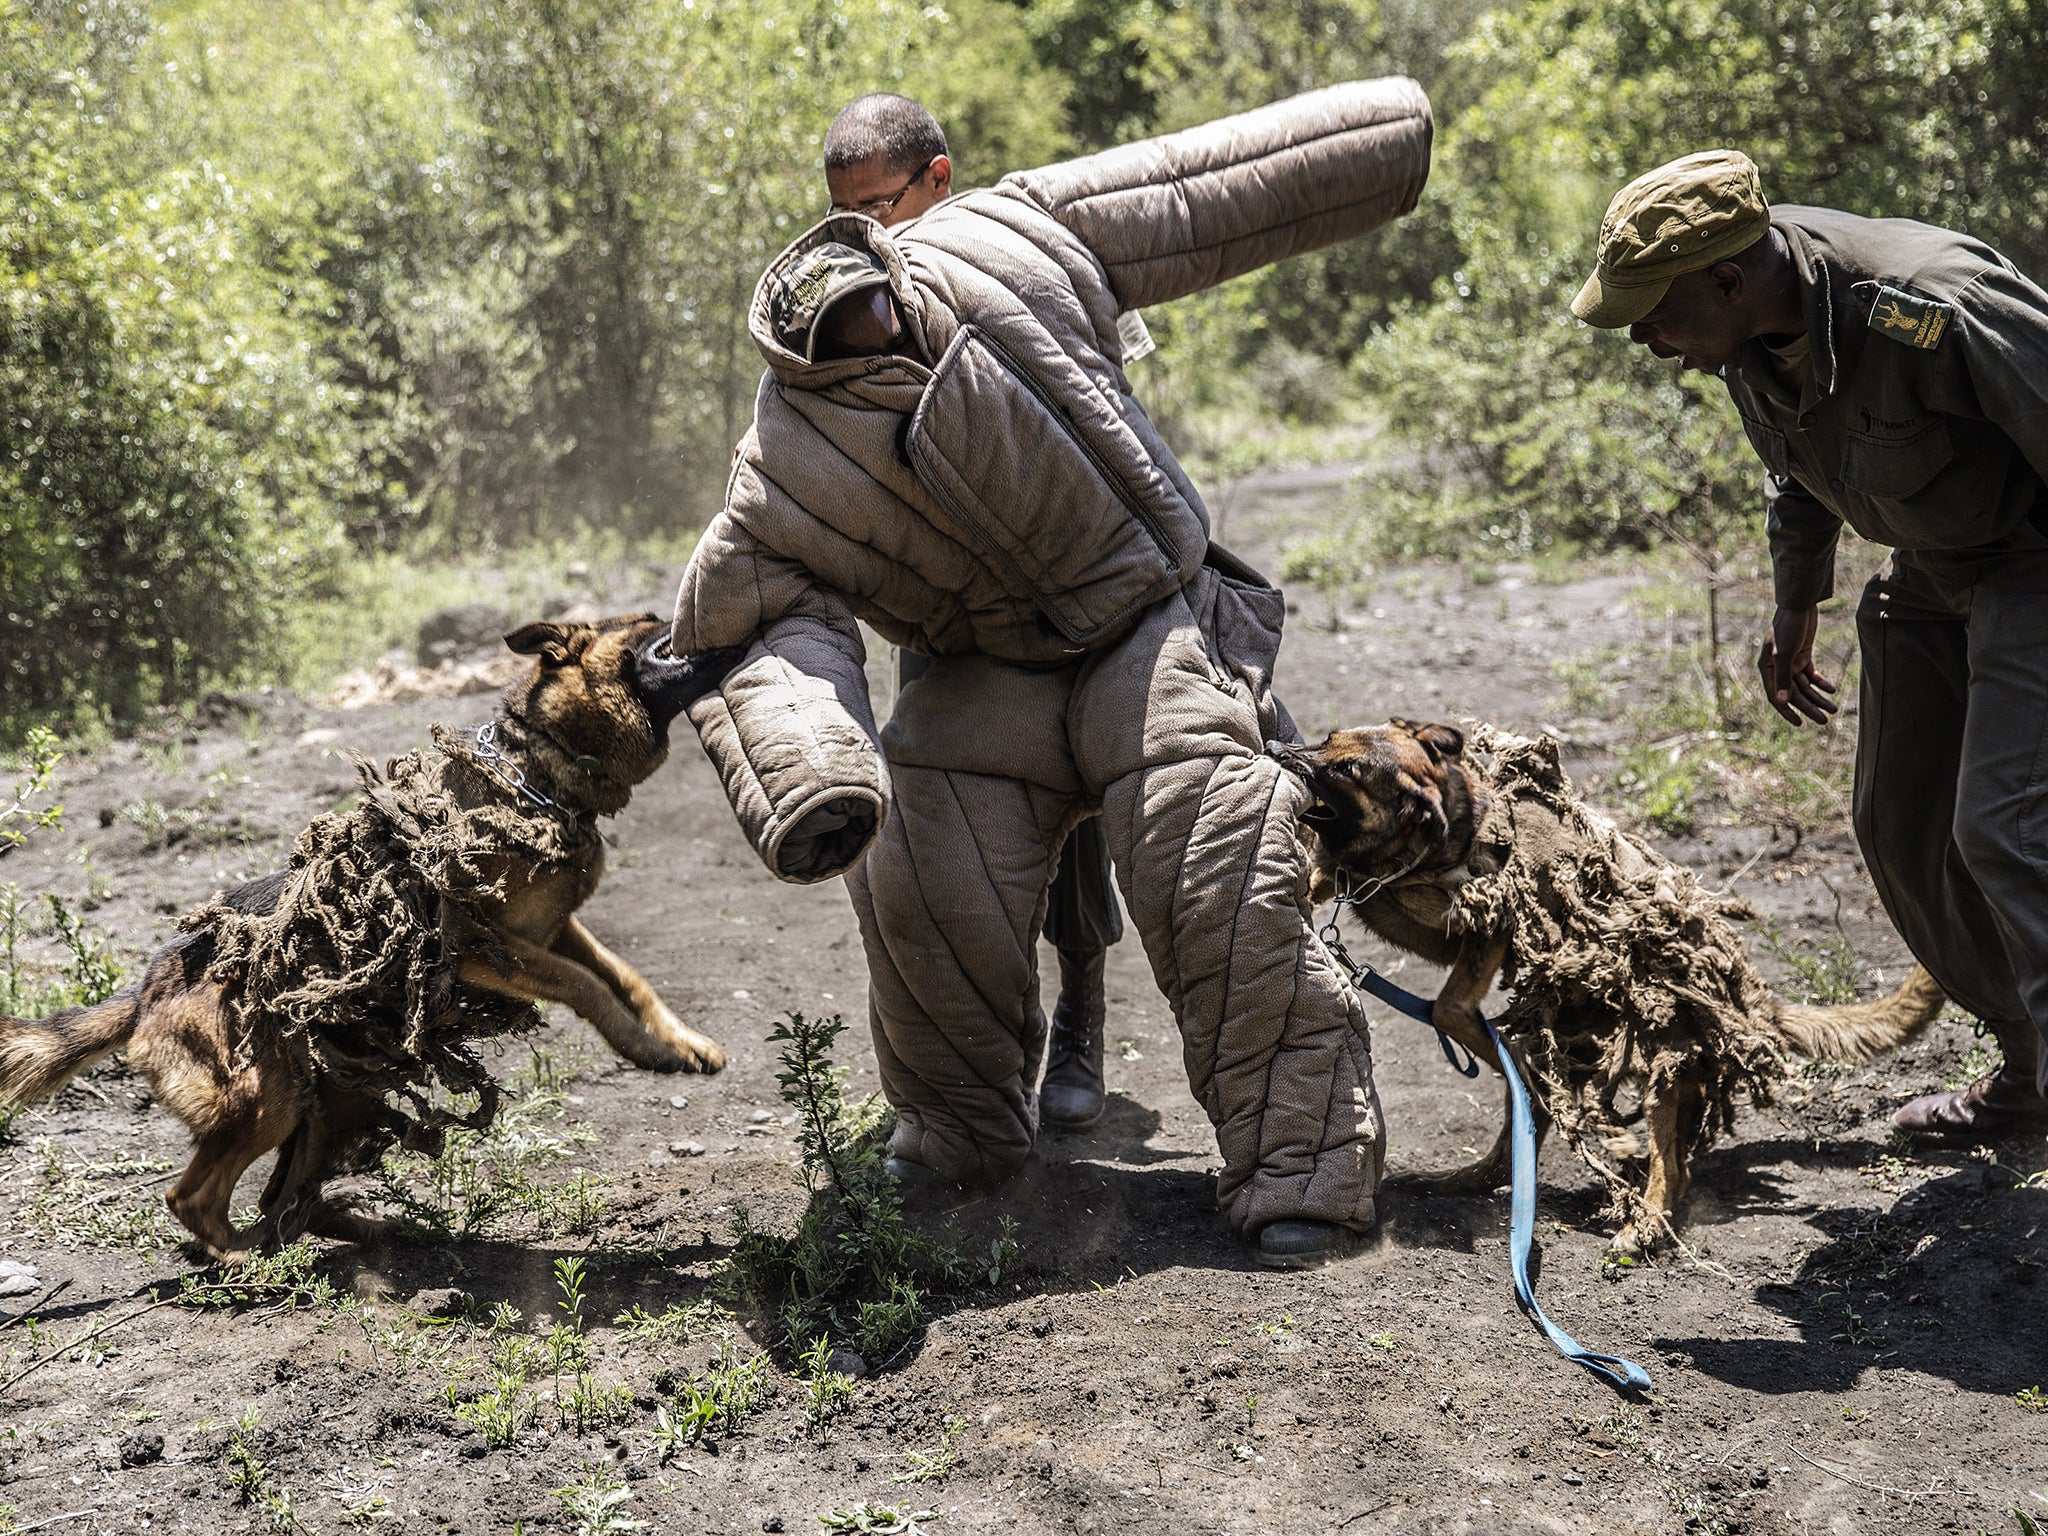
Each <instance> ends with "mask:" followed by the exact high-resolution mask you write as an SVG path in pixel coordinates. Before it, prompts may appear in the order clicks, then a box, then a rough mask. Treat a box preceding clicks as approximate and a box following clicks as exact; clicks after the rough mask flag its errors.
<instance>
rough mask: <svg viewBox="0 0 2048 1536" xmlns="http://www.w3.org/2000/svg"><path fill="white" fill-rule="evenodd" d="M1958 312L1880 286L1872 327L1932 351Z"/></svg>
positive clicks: (1901, 291) (1871, 308)
mask: <svg viewBox="0 0 2048 1536" xmlns="http://www.w3.org/2000/svg"><path fill="white" fill-rule="evenodd" d="M1954 315H1955V310H1954V309H1953V308H1952V307H1951V306H1949V305H1947V304H1943V303H1941V302H1940V301H1938V300H1936V299H1923V298H1921V297H1920V295H1919V294H1917V293H1908V292H1906V290H1905V289H1903V288H1894V287H1892V286H1891V285H1890V284H1889V283H1880V284H1879V285H1878V288H1877V297H1876V298H1875V299H1873V300H1872V301H1871V305H1870V328H1871V330H1873V331H1875V332H1876V333H1877V334H1878V335H1880V336H1883V337H1886V338H1888V339H1890V340H1892V341H1896V342H1900V343H1902V344H1904V345H1905V346H1909V347H1921V348H1924V349H1927V350H1930V351H1931V350H1932V349H1933V348H1935V347H1938V346H1940V345H1941V338H1942V337H1943V336H1944V335H1946V334H1947V333H1948V323H1949V320H1950V319H1951V318H1952V317H1953V316H1954Z"/></svg>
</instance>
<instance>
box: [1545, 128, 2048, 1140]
mask: <svg viewBox="0 0 2048 1536" xmlns="http://www.w3.org/2000/svg"><path fill="white" fill-rule="evenodd" d="M1572 311H1573V313H1574V314H1576V315H1577V316H1578V317H1579V318H1580V319H1581V320H1584V321H1586V322H1587V323H1588V324H1589V325H1595V326H1602V327H1607V328H1620V327H1623V326H1626V327H1627V328H1628V335H1629V339H1630V340H1631V341H1633V342H1636V343H1638V344H1640V345H1643V346H1647V347H1648V348H1649V349H1650V350H1651V351H1652V352H1654V353H1655V354H1656V355H1657V356H1659V357H1667V358H1677V359H1679V360H1680V361H1681V363H1682V365H1683V366H1684V367H1687V368H1697V369H1699V370H1701V371H1702V372H1708V373H1716V374H1718V375H1720V377H1721V378H1722V380H1723V381H1724V382H1725V383H1726V384H1727V385H1728V393H1729V395H1730V396H1731V397H1732V398H1733V399H1734V402H1735V408H1736V410H1737V411H1738V412H1740V413H1741V416H1742V422H1743V427H1744V429H1745V430H1746V431H1747V433H1748V435H1749V440H1750V443H1751V444H1752V446H1754V447H1755V449H1756V451H1757V454H1758V456H1759V457H1761V458H1762V459H1763V461H1764V465H1765V468H1766V470H1767V474H1766V476H1765V482H1764V483H1765V492H1764V505H1765V512H1766V518H1767V526H1768V531H1769V538H1770V548H1771V565H1772V571H1773V576H1774V581H1775V586H1776V595H1777V614H1776V617H1775V618H1774V619H1773V620H1772V623H1771V630H1770V634H1769V635H1768V636H1767V637H1766V638H1765V640H1764V642H1763V647H1762V651H1761V654H1760V656H1759V658H1758V666H1759V670H1760V671H1761V673H1762V676H1763V685H1764V689H1765V692H1766V694H1767V696H1768V697H1769V698H1770V701H1771V703H1772V705H1773V707H1774V708H1776V709H1777V711H1778V713H1779V714H1781V715H1783V716H1784V717H1785V719H1786V720H1788V721H1789V722H1791V723H1792V724H1793V725H1798V724H1799V723H1800V722H1801V721H1802V719H1804V720H1811V721H1815V722H1819V721H1822V720H1825V719H1826V718H1827V716H1828V715H1829V714H1830V713H1832V712H1833V710H1834V709H1835V707H1836V705H1835V700H1834V698H1833V694H1834V692H1835V685H1834V684H1833V683H1832V682H1830V681H1829V680H1828V679H1827V678H1825V677H1823V676H1822V675H1821V674H1820V672H1819V671H1818V670H1817V669H1816V668H1815V666H1814V661H1813V641H1814V632H1815V628H1816V623H1817V617H1818V612H1819V604H1820V603H1821V602H1822V601H1823V600H1825V599H1826V598H1828V597H1831V596H1832V595H1833V594H1834V575H1835V547H1836V543H1837V540H1838V537H1839V535H1840V531H1841V526H1842V524H1843V523H1847V524H1848V525H1849V526H1850V527H1851V528H1853V529H1855V530H1856V532H1857V533H1859V534H1861V535H1862V536H1863V537H1864V538H1866V539H1870V540H1872V541H1874V542H1877V543H1880V544H1887V545H1890V546H1892V548H1893V550H1894V553H1893V554H1892V556H1891V557H1890V559H1889V560H1887V561H1886V563H1885V565H1884V567H1883V568H1881V569H1880V570H1879V571H1878V573H1877V574H1876V575H1875V576H1874V577H1873V578H1872V579H1871V581H1870V583H1869V585H1868V586H1867V587H1866V588H1865V589H1864V593H1863V601H1862V604H1861V606H1860V607H1859V608H1858V609H1857V613H1856V626H1857V634H1858V637H1859V639H1860V641H1861V643H1862V652H1863V681H1862V689H1861V697H1860V707H1861V711H1862V720H1861V725H1860V730H1859V734H1858V739H1857V747H1856V791H1855V824H1856V837H1857V841H1858V843H1859V844H1860V845H1861V847H1862V849H1863V856H1864V859H1865V861H1866V862H1867V863H1868V865H1869V868H1870V874H1871V878H1872V880H1873V881H1874V882H1875V883H1876V885H1877V891H1878V895H1879V897H1880V898H1881V899H1882V901H1883V902H1884V906H1885V910H1886V911H1887V912H1888V913H1889V914H1890V916H1891V919H1892V922H1893V923H1894V924H1895V925H1896V926H1897V928H1898V930H1899V932H1900V934H1901V935H1902V936H1903V937H1904V938H1905V940H1906V943H1907V945H1908V947H1910V948H1911V950H1912V951H1913V954H1914V957H1915V958H1916V959H1918V960H1919V961H1920V962H1921V963H1922V964H1923V965H1925V966H1926V967H1927V969H1928V970H1929V971H1930V972H1932V973H1933V975H1934V978H1935V979H1936V980H1937V981H1938V982H1940V983H1941V985H1942V987H1943V989H1944V990H1946V991H1947V992H1948V994H1949V996H1950V997H1952V998H1954V999H1955V1000H1956V1001H1957V1002H1958V1003H1960V1004H1961V1005H1962V1006H1963V1007H1965V1008H1967V1009H1969V1010H1970V1011H1971V1012H1972V1013H1974V1014H1976V1015H1977V1016H1978V1017H1979V1018H1981V1019H1983V1020H1985V1021H1986V1023H1987V1024H1988V1025H1989V1027H1990V1029H1991V1032H1992V1033H1993V1034H1994V1035H1996V1036H1997V1039H1998V1042H1999V1045H2000V1046H2001V1047H2002V1048H2003V1050H2004V1052H2005V1059H2004V1062H2003V1064H2002V1065H2001V1066H2000V1067H1999V1068H1998V1070H1997V1071H1995V1072H1993V1073H1992V1074H1990V1075H1989V1076H1987V1077H1985V1078H1982V1079H1980V1080H1979V1081H1977V1082H1975V1083H1972V1084H1971V1085H1970V1086H1969V1087H1967V1088H1965V1089H1962V1090H1960V1091H1957V1092H1953V1093H1938V1094H1929V1095H1927V1096H1925V1097H1923V1098H1918V1099H1915V1100H1913V1101H1911V1102H1910V1103H1908V1104H1906V1105H1904V1106H1903V1107H1901V1109H1900V1110H1899V1111H1898V1115H1897V1120H1898V1123H1899V1125H1900V1126H1901V1127H1902V1128H1903V1129H1905V1130H1906V1131H1908V1132H1910V1133H1912V1134H1914V1135H1920V1136H1929V1137H1938V1138H1945V1139H1950V1140H1957V1141H1990V1140H1994V1139H1996V1138H1998V1137H2000V1136H2003V1135H2006V1134H2008V1133H2010V1132H2013V1131H2016V1130H2020V1129H2025V1128H2029V1127H2039V1126H2042V1125H2044V1124H2048V1099H2044V1098H2043V1088H2044V1086H2048V1050H2044V1049H2043V1047H2042V1032H2043V1030H2044V1029H2048V806H2044V804H2043V797H2044V795H2048V293H2044V292H2043V291H2042V290H2041V289H2040V288H2039V287H2037V286H2035V284H2034V283H2032V282H2030V281H2029V280H2028V279H2027V278H2026V277H2025V276H2024V275H2022V274H2021V273H2020V272H2019V271H2018V270H2017V269H2015V268H2014V267H2013V265H2012V263H2010V262H2008V261H2007V260H2005V258H2004V257H2002V256H2000V255H1999V254H1998V252H1996V251H1994V250H1992V249H1991V248H1990V247H1989V246H1986V245H1984V244H1983V243H1981V242H1980V241H1977V240H1973V239H1971V238H1970V237H1969V236H1967V235H1959V234H1955V233H1953V232H1952V231H1949V230H1945V229H1937V228H1934V227H1933V226H1931V225H1927V224H1920V223H1915V222H1913V221H1912V220H1908V219H1866V218H1858V217H1857V216H1855V215H1853V214H1847V213H1838V212H1835V211H1834V210H1832V209H1826V208H1804V207H1790V206H1787V207H1780V208H1777V209H1775V210H1773V209H1771V208H1770V207H1768V206H1767V205H1766V203H1765V201H1764V196H1763V191H1762V188H1761V186H1760V184H1759V180H1758V176H1757V170H1756V167H1755V166H1754V165H1752V164H1751V163H1750V161H1749V159H1748V158H1747V157H1746V156H1744V155H1741V154H1738V153H1735V152H1734V151H1730V150H1713V151H1709V152H1707V153H1704V154H1696V155H1688V156H1686V157H1685V158H1684V159H1682V160H1675V161H1673V162H1672V163H1671V164H1669V165H1665V166H1661V167H1659V168H1658V169H1656V170H1654V171H1651V172H1649V173H1648V174H1647V175H1644V176H1641V177H1639V178H1637V179H1636V180H1635V181H1633V182H1631V183H1629V185H1628V186H1626V187H1624V188H1623V189H1622V190H1621V191H1620V192H1619V193H1617V194H1616V195H1615V198H1614V201H1613V202H1612V204H1610V205H1609V207H1608V210H1607V216H1606V219H1605V220H1604V221H1603V222H1602V224H1601V227H1600V243H1599V251H1598V257H1597V265H1596V268H1595V270H1594V273H1593V276H1592V277H1591V278H1590V279H1588V280H1587V282H1586V285H1585V287H1584V289H1583V290H1582V291H1581V292H1580V293H1579V295H1578V297H1577V298H1576V299H1574V300H1573V301H1572Z"/></svg>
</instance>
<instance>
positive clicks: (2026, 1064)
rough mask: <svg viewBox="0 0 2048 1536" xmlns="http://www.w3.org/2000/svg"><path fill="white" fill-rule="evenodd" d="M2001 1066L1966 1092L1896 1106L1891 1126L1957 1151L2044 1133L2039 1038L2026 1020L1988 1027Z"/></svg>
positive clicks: (2046, 1113) (2047, 1118)
mask: <svg viewBox="0 0 2048 1536" xmlns="http://www.w3.org/2000/svg"><path fill="white" fill-rule="evenodd" d="M1991 1033H1992V1035H1993V1036H1994V1037H1995V1038H1996V1039H1997V1041H1998V1047H1999V1049H2000V1050H2001V1051H2003V1052H2004V1053H2005V1060H2004V1061H2003V1062H2001V1063H2000V1064H1999V1067H1998V1070H1997V1071H1996V1072H1993V1073H1991V1074H1990V1075H1989V1076H1986V1077H1980V1078H1978V1079H1977V1081H1976V1082H1974V1083H1972V1084H1970V1086H1969V1087H1967V1088H1957V1089H1953V1090H1951V1091H1950V1092H1948V1093H1929V1094H1923V1095H1921V1096H1920V1097H1919V1098H1917V1099H1913V1100H1910V1101H1909V1102H1907V1103H1905V1104H1901V1105H1900V1106H1899V1108H1898V1112H1897V1113H1896V1114H1894V1115H1893V1116H1892V1123H1893V1124H1895V1125H1896V1126H1898V1128H1899V1129H1900V1130H1902V1131H1904V1132H1905V1133H1906V1134H1907V1135H1908V1136H1912V1137H1915V1138H1918V1139H1923V1140H1930V1141H1947V1142H1951V1143H1955V1144H1958V1145H1970V1144H1973V1143H1974V1144H1977V1145H1988V1144H1989V1143H1991V1142H1995V1141H1998V1140H2000V1139H2002V1138H2003V1137H2006V1136H2010V1135H2013V1134H2014V1133H2016V1132H2019V1131H2030V1130H2040V1129H2043V1128H2044V1127H2048V1099H2044V1098H2042V1097H2041V1093H2040V1090H2039V1089H2037V1088H2036V1087H2035V1086H2034V1064H2035V1063H2036V1062H2037V1061H2039V1060H2040V1053H2041V1036H2040V1034H2039V1032H2038V1031H2037V1030H2036V1029H2035V1028H2034V1025H2033V1023H2032V1021H2031V1020H2028V1019H2009V1020H2002V1021H2000V1022H1997V1023H1993V1024H1992V1025H1991Z"/></svg>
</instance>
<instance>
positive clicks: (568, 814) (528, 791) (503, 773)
mask: <svg viewBox="0 0 2048 1536" xmlns="http://www.w3.org/2000/svg"><path fill="white" fill-rule="evenodd" d="M469 739H470V745H471V747H472V749H473V750H474V751H475V753H476V760H477V761H478V762H479V763H481V764H482V765H483V766H484V767H485V768H486V769H487V770H488V771H489V772H490V773H491V774H492V776H493V777H495V778H497V779H499V780H501V781H503V782H504V783H505V784H508V785H510V786H511V788H512V789H513V790H514V791H515V792H517V793H518V794H519V796H520V797H521V798H522V799H526V800H530V801H532V802H533V803H534V804H535V805H537V806H539V807H540V808H541V809H542V810H544V811H553V812H554V813H555V814H556V815H558V816H561V817H563V818H565V819H566V820H568V821H569V822H571V823H573V822H574V821H575V820H576V817H577V813H576V812H575V811H572V810H570V809H568V808H567V807H566V806H564V805H562V804H561V803H560V802H559V801H556V800H551V799H549V798H548V797H547V796H546V795H544V794H542V793H541V792H540V791H539V790H537V789H535V788H534V787H533V785H532V784H530V783H529V782H527V778H526V770H525V769H523V768H521V767H520V766H519V765H518V764H517V763H515V762H513V761H512V759H511V758H509V757H507V756H506V755H505V754H504V753H503V752H501V751H499V750H498V722H497V721H496V720H486V721H485V722H484V723H483V724H482V725H479V726H476V727H474V728H473V729H472V730H471V731H470V733H469Z"/></svg>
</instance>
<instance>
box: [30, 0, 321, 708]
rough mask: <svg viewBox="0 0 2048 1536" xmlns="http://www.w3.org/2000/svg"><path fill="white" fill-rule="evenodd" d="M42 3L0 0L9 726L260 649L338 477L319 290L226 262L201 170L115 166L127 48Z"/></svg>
mask: <svg viewBox="0 0 2048 1536" xmlns="http://www.w3.org/2000/svg"><path fill="white" fill-rule="evenodd" d="M84 9H86V10H87V12H88V14H89V15H93V16H96V17H97V18H98V19H99V20H101V21H107V20H109V19H111V20H113V21H117V22H118V21H126V22H128V23H129V24H130V25H134V24H135V22H136V19H135V18H134V16H133V15H132V14H131V13H130V12H129V11H128V10H127V8H125V7H119V6H104V7H87V8H84ZM41 14H43V13H40V12H31V11H28V10H25V9H24V8H23V7H21V6H20V5H18V4H6V5H0V166H4V167H5V168H6V169H5V171H4V172H0V420H4V421H5V422H6V423H7V431H6V434H5V445H6V446H5V453H4V457H0V591H4V592H5V594H6V595H5V600H4V603H0V724H4V723H6V722H14V723H15V728H17V729H18V728H19V726H20V724H22V723H25V722H26V720H27V719H28V717H29V716H30V715H31V713H47V712H52V711H71V712H75V713H83V714H88V715H89V714H94V713H98V712H102V711H104V712H109V713H111V714H113V715H114V716H115V717H117V718H132V717H134V716H135V715H136V714H137V713H138V712H139V711H140V710H141V708H142V707H143V706H145V705H147V704H150V703H154V702H156V701H158V700H161V699H164V698H168V697H172V696H174V695H178V694H183V693H189V692H191V691H192V690H193V689H194V688H195V687H196V685H197V684H198V682H199V681H200V680H201V679H202V678H204V677H205V676H207V675H209V674H210V673H216V672H222V671H233V670H236V669H239V668H243V667H247V666H251V665H255V664H257V663H260V662H262V661H264V660H266V659H268V658H269V656H270V655H271V646H270V637H271V636H273V635H274V633H275V631H276V627H277V624H278V621H279V619H280V617H281V616H282V614H283V613H284V612H285V611H286V610H287V609H288V608H289V607H290V605H291V603H292V602H293V600H294V599H295V597H296V596H297V595H298V594H299V593H300V592H302V591H303V590H304V588H305V585H306V583H307V582H308V581H309V580H310V579H311V578H312V577H313V576H314V575H316V574H317V573H318V571H319V570H320V569H321V568H322V566H323V565H324V564H325V562H326V561H327V560H328V559H330V558H331V557H332V555H333V554H334V553H335V552H336V550H337V548H338V538H339V531H340V530H339V525H338V523H337V520H336V518H335V516H334V511H333V509H334V507H335V506H336V505H337V504H339V503H341V502H343V501H346V500H348V499H350V498H351V497H352V496H354V495H356V494H358V492H359V491H361V490H362V486H361V480H360V471H359V455H358V450H359V448H360V433H359V431H358V428H357V426H356V424H355V423H354V422H353V421H351V419H350V416H349V411H348V400H347V398H346V396H347V391H346V390H345V389H344V388H343V387H342V386H341V384H340V382H339V380H338V379H337V378H336V377H335V374H334V369H333V365H332V362H331V360H330V359H328V358H326V357H324V356H323V355H322V354H321V351H320V348H319V345H318V325H317V322H316V321H315V320H314V319H313V318H312V317H311V316H309V314H308V312H307V309H306V305H307V304H308V303H309V302H313V303H317V299H311V298H309V296H308V295H303V294H299V293H295V292H294V291H293V290H292V289H290V288H289V287H288V286H286V285H285V284H284V283H282V282H280V281H279V280H278V278H277V277H276V276H275V275H273V274H270V273H267V272H265V271H264V270H263V269H262V268H261V267H260V266H258V265H256V264H255V263H253V262H251V261H249V260H247V259H245V256H244V254H243V252H242V250H241V247H240V241H241V239H242V237H243V234H244V232H245V226H244V222H243V218H242V210H241V208H240V205H239V201H238V198H239V194H238V191H237V189H236V188H235V187H234V186H233V185H232V184H231V183H230V182H229V181H228V180H227V179H226V178H225V177H223V176H221V175H220V174H219V173H218V172H216V171H214V170H213V169H212V168H210V167H208V166H205V165H197V166H191V165H187V166H150V167H149V169H147V170H145V171H143V172H142V173H140V174H138V166H137V163H136V160H135V158H134V155H135V152H136V146H135V145H134V144H133V143H132V142H130V141H128V139H127V137H126V135H124V134H123V133H121V132H119V131H110V123H111V122H112V121H117V120H118V118H119V111H120V104H119V99H118V92H119V87H120V86H121V85H122V84H123V83H124V79H123V77H124V72H126V71H127V70H129V69H130V68H131V65H132V57H133V56H132V54H131V55H129V56H127V57H124V56H123V55H122V54H121V53H120V52H119V51H118V50H117V49H116V48H115V47H113V46H112V45H111V44H109V43H108V42H107V40H106V37H105V34H104V33H103V32H99V31H91V32H89V31H88V30H87V28H86V27H85V26H84V25H82V24H80V23H79V22H77V20H76V19H75V18H62V17H61V13H57V12H56V11H55V9H54V8H52V10H51V11H50V12H49V13H48V14H50V15H52V16H59V17H60V19H56V20H50V21H44V20H41V19H39V17H40V15H41ZM143 164H144V165H145V166H149V161H148V159H147V157H145V158H144V160H143Z"/></svg>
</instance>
